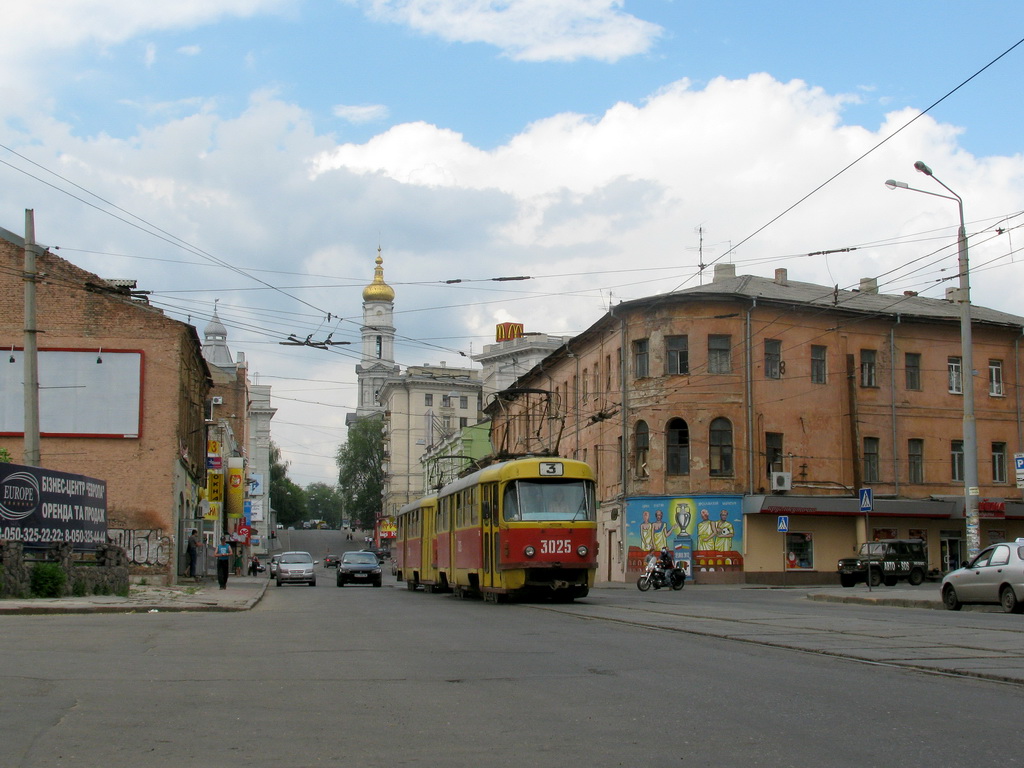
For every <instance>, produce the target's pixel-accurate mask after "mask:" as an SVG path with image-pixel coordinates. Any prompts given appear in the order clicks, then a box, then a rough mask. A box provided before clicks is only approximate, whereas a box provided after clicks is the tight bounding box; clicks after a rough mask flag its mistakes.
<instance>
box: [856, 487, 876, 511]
mask: <svg viewBox="0 0 1024 768" xmlns="http://www.w3.org/2000/svg"><path fill="white" fill-rule="evenodd" d="M874 508H875V502H874V498H873V495H872V493H871V489H870V488H861V489H860V511H861V512H871V511H872V510H873V509H874Z"/></svg>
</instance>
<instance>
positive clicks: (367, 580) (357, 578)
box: [338, 551, 381, 587]
mask: <svg viewBox="0 0 1024 768" xmlns="http://www.w3.org/2000/svg"><path fill="white" fill-rule="evenodd" d="M346 584H373V586H375V587H379V586H380V585H381V568H380V562H379V561H378V560H377V555H376V554H374V553H373V552H366V551H363V552H346V553H345V554H344V555H342V556H341V562H340V563H338V586H339V587H343V586H345V585H346Z"/></svg>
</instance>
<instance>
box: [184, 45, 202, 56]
mask: <svg viewBox="0 0 1024 768" xmlns="http://www.w3.org/2000/svg"><path fill="white" fill-rule="evenodd" d="M202 52H203V49H202V47H201V46H198V45H183V46H181V47H180V48H178V53H180V54H181V55H182V56H198V55H199V54H200V53H202Z"/></svg>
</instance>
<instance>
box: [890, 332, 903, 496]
mask: <svg viewBox="0 0 1024 768" xmlns="http://www.w3.org/2000/svg"><path fill="white" fill-rule="evenodd" d="M896 324H897V325H899V324H900V316H899V315H896ZM889 411H890V413H891V414H892V476H893V492H894V493H895V494H896V495H897V496H899V494H900V462H899V458H898V457H899V442H897V441H898V440H899V429H897V425H896V329H895V328H890V329H889Z"/></svg>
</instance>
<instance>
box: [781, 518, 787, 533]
mask: <svg viewBox="0 0 1024 768" xmlns="http://www.w3.org/2000/svg"><path fill="white" fill-rule="evenodd" d="M788 532H789V515H779V533H788Z"/></svg>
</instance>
